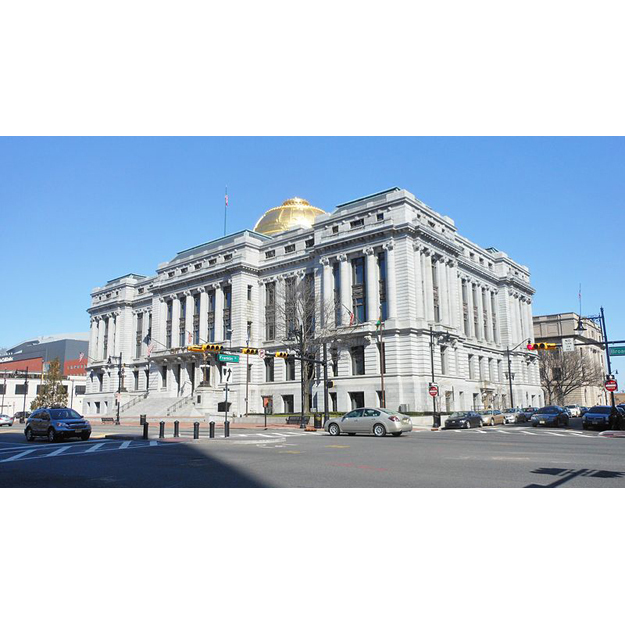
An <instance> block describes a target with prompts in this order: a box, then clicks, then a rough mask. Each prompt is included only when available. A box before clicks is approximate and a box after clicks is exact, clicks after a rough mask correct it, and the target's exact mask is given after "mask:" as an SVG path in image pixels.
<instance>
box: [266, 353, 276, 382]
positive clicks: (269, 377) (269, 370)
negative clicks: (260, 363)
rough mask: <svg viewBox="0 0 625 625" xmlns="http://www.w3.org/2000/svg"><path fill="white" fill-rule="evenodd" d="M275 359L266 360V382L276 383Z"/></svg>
mask: <svg viewBox="0 0 625 625" xmlns="http://www.w3.org/2000/svg"><path fill="white" fill-rule="evenodd" d="M273 365H274V359H273V358H265V382H273V381H274V368H273Z"/></svg>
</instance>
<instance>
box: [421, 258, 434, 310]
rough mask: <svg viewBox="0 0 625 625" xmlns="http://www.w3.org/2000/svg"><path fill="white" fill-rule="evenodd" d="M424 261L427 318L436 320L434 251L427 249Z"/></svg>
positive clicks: (424, 294) (424, 295)
mask: <svg viewBox="0 0 625 625" xmlns="http://www.w3.org/2000/svg"><path fill="white" fill-rule="evenodd" d="M424 261H425V262H424V263H423V277H424V284H425V289H424V292H423V298H424V300H425V318H426V320H427V321H430V322H432V321H434V299H433V298H434V295H433V293H434V291H433V286H434V285H433V284H432V252H431V251H429V250H428V251H426V253H425V256H424Z"/></svg>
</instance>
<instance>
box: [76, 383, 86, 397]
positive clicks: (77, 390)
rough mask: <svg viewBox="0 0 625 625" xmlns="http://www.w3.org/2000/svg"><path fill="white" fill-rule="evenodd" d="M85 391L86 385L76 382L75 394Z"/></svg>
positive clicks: (82, 393)
mask: <svg viewBox="0 0 625 625" xmlns="http://www.w3.org/2000/svg"><path fill="white" fill-rule="evenodd" d="M86 392H87V387H86V386H85V385H84V384H78V385H76V386H75V387H74V394H75V395H84V394H85V393H86Z"/></svg>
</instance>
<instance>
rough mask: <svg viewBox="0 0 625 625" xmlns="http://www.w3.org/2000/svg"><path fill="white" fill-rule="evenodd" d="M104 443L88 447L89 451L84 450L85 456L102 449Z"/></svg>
mask: <svg viewBox="0 0 625 625" xmlns="http://www.w3.org/2000/svg"><path fill="white" fill-rule="evenodd" d="M104 445H106V443H96V444H95V445H94V446H93V447H89V449H87V450H85V453H86V454H89V453H91V452H92V451H97V450H98V449H100V447H104Z"/></svg>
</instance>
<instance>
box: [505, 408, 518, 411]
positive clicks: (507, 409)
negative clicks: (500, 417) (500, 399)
mask: <svg viewBox="0 0 625 625" xmlns="http://www.w3.org/2000/svg"><path fill="white" fill-rule="evenodd" d="M504 412H516V408H506V409H505V410H504Z"/></svg>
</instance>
